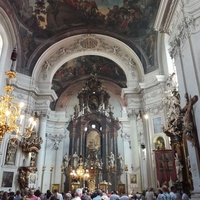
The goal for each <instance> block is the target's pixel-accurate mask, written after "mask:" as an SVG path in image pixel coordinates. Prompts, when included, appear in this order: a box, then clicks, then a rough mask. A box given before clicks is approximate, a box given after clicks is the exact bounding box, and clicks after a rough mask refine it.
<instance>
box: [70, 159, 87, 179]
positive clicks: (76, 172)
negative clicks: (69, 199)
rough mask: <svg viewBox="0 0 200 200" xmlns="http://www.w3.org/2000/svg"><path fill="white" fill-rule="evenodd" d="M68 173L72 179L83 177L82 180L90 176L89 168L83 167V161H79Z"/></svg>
mask: <svg viewBox="0 0 200 200" xmlns="http://www.w3.org/2000/svg"><path fill="white" fill-rule="evenodd" d="M70 175H71V176H72V178H74V179H83V180H87V179H88V178H89V177H90V174H89V170H88V169H84V168H83V162H80V164H79V166H78V167H77V169H73V170H72V171H71V173H70Z"/></svg>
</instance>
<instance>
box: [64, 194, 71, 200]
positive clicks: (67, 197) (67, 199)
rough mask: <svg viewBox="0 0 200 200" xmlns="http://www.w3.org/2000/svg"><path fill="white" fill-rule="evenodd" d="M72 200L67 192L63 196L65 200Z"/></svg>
mask: <svg viewBox="0 0 200 200" xmlns="http://www.w3.org/2000/svg"><path fill="white" fill-rule="evenodd" d="M71 199H72V195H71V194H70V193H69V192H68V193H66V194H65V200H71Z"/></svg>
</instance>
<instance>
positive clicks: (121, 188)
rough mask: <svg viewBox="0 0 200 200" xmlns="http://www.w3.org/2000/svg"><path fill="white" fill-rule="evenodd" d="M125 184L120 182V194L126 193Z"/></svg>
mask: <svg viewBox="0 0 200 200" xmlns="http://www.w3.org/2000/svg"><path fill="white" fill-rule="evenodd" d="M125 192H126V191H125V184H118V193H119V195H122V194H125Z"/></svg>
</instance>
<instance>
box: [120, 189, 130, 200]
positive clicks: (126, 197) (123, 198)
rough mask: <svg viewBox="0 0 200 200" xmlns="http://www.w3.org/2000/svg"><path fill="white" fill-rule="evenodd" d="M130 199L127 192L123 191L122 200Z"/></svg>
mask: <svg viewBox="0 0 200 200" xmlns="http://www.w3.org/2000/svg"><path fill="white" fill-rule="evenodd" d="M128 199H129V198H128V196H127V195H126V194H125V191H124V190H122V191H121V197H120V200H128Z"/></svg>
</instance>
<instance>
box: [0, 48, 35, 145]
mask: <svg viewBox="0 0 200 200" xmlns="http://www.w3.org/2000/svg"><path fill="white" fill-rule="evenodd" d="M16 58H17V52H16V49H14V50H13V52H12V55H11V60H12V66H11V71H7V72H5V75H6V76H7V77H8V78H7V84H6V86H4V90H5V95H4V96H1V95H0V142H1V141H2V140H3V136H4V134H5V133H6V132H7V133H10V134H12V133H14V134H15V136H16V137H18V136H21V137H25V138H28V137H30V136H31V134H32V133H33V128H34V126H35V125H36V117H32V118H30V119H29V124H28V126H27V127H25V129H24V131H22V130H21V129H22V122H23V120H24V115H22V114H21V111H22V108H23V106H24V103H22V102H21V103H19V104H16V103H13V100H14V96H12V95H11V93H12V91H13V90H14V87H13V86H12V80H13V79H14V78H16V72H15V71H12V68H13V63H14V61H16Z"/></svg>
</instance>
